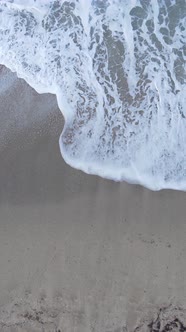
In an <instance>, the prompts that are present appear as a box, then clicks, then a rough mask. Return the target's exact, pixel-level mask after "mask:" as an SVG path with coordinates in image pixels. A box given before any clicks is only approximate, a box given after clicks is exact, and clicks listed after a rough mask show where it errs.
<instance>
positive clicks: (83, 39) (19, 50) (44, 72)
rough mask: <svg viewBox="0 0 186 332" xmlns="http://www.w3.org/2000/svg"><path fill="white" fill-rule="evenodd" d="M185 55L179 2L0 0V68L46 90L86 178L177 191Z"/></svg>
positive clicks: (184, 144)
mask: <svg viewBox="0 0 186 332" xmlns="http://www.w3.org/2000/svg"><path fill="white" fill-rule="evenodd" d="M185 59H186V1H185V0H73V1H63V0H53V1H50V0H27V1H25V0H6V1H5V0H0V63H1V64H4V65H5V66H7V67H8V68H10V69H11V70H12V71H14V72H16V73H17V75H18V76H19V77H21V78H23V79H25V80H26V81H27V82H28V83H29V84H30V85H31V86H32V87H33V88H34V89H36V90H37V91H38V92H39V93H45V92H50V93H53V94H56V96H57V100H58V104H59V107H60V109H61V111H62V113H63V115H64V118H65V126H64V128H63V132H62V134H61V137H60V139H59V144H60V150H61V153H62V156H63V158H64V159H65V161H66V162H67V163H68V164H70V165H71V166H73V167H75V168H78V169H81V170H83V171H84V172H86V173H90V174H97V175H100V176H102V177H105V178H110V179H113V180H115V181H123V180H125V181H127V182H131V183H137V184H141V185H143V186H146V187H148V188H150V189H153V190H159V189H162V188H172V189H178V190H186V62H185Z"/></svg>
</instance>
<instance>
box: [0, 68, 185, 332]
mask: <svg viewBox="0 0 186 332" xmlns="http://www.w3.org/2000/svg"><path fill="white" fill-rule="evenodd" d="M5 83H6V89H5V88H4V87H5ZM0 117H1V118H0V119H1V121H0V331H3V332H5V331H6V332H28V331H29V332H36V331H37V332H38V331H42V332H43V331H44V332H56V331H61V332H124V331H126V330H127V331H134V330H135V329H136V328H137V330H136V331H152V332H153V331H156V332H159V331H170V330H171V329H172V330H174V331H180V332H181V331H182V332H184V331H186V327H185V326H186V311H185V310H186V193H183V192H176V191H161V192H151V191H149V190H147V189H144V188H142V187H139V186H135V185H128V184H126V183H114V182H112V181H107V180H103V179H101V178H98V177H96V176H88V175H86V174H83V173H82V172H80V171H77V170H74V169H72V168H71V167H69V166H67V165H66V164H65V163H64V161H63V160H62V158H61V155H60V151H59V147H58V137H59V135H60V133H61V130H62V126H63V119H62V116H61V114H60V111H59V110H58V107H57V105H56V100H55V97H54V96H50V95H38V94H37V93H36V92H35V91H33V90H32V89H31V88H30V87H28V86H27V84H26V83H24V82H23V81H22V80H18V79H16V76H15V75H14V74H12V73H10V72H9V71H7V70H6V69H4V68H1V83H0Z"/></svg>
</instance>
